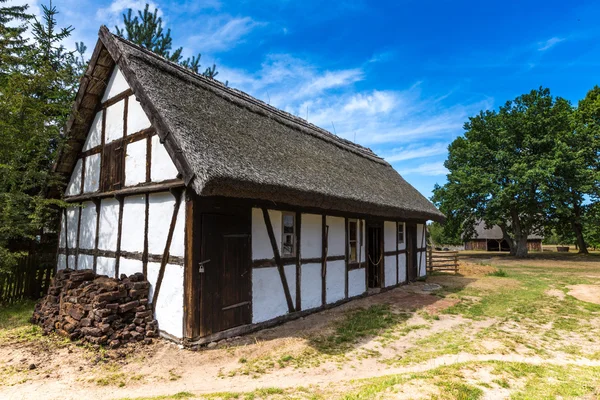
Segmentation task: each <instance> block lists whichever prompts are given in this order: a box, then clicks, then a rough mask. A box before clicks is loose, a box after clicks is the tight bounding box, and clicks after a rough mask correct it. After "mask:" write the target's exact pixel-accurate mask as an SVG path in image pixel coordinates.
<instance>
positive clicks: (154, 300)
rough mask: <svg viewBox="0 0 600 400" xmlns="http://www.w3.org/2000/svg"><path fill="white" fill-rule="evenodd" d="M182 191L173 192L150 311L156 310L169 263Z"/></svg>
mask: <svg viewBox="0 0 600 400" xmlns="http://www.w3.org/2000/svg"><path fill="white" fill-rule="evenodd" d="M182 192H183V190H182V189H181V188H180V189H177V190H173V195H174V196H175V205H174V206H173V216H172V217H171V225H170V226H169V233H168V234H167V241H166V243H165V251H164V252H163V258H162V261H161V263H160V270H159V271H158V277H157V278H156V285H155V287H154V295H153V296H152V311H154V310H156V303H157V302H158V295H159V294H160V286H161V285H162V280H163V277H164V276H165V268H166V267H167V262H168V261H169V250H170V249H171V241H172V240H173V233H174V232H175V225H176V224H177V214H178V213H179V207H180V205H181V196H182Z"/></svg>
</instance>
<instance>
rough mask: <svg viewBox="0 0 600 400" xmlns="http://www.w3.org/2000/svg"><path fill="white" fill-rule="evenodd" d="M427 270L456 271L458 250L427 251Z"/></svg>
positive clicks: (430, 271)
mask: <svg viewBox="0 0 600 400" xmlns="http://www.w3.org/2000/svg"><path fill="white" fill-rule="evenodd" d="M427 259H428V261H429V262H428V263H427V272H428V273H432V272H434V271H443V272H448V271H450V272H454V273H455V274H457V273H458V251H435V250H432V249H429V250H428V251H427Z"/></svg>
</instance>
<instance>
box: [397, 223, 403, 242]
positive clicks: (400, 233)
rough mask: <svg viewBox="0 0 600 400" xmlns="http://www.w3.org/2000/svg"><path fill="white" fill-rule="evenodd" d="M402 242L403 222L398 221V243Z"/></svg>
mask: <svg viewBox="0 0 600 400" xmlns="http://www.w3.org/2000/svg"><path fill="white" fill-rule="evenodd" d="M403 243H404V222H398V244H403Z"/></svg>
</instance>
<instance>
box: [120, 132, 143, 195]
mask: <svg viewBox="0 0 600 400" xmlns="http://www.w3.org/2000/svg"><path fill="white" fill-rule="evenodd" d="M146 147H147V142H146V140H138V141H136V142H133V143H129V144H127V148H126V151H125V186H133V185H137V184H139V183H143V182H146Z"/></svg>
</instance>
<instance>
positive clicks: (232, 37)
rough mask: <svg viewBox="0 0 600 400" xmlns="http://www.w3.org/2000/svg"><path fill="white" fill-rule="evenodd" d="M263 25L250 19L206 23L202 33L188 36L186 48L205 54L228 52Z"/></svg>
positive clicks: (219, 19) (215, 20) (219, 20)
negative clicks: (198, 50)
mask: <svg viewBox="0 0 600 400" xmlns="http://www.w3.org/2000/svg"><path fill="white" fill-rule="evenodd" d="M262 25H264V23H262V22H257V21H254V20H253V19H252V18H250V17H242V18H231V19H227V20H226V21H224V19H223V18H222V17H219V18H214V19H212V20H210V21H208V22H207V24H206V26H207V28H206V29H205V31H204V32H202V33H200V34H198V35H194V36H190V38H189V39H188V46H190V47H194V48H201V49H202V51H206V52H220V51H225V50H230V49H232V48H234V47H235V46H237V45H238V44H240V43H242V42H243V41H244V40H243V37H244V36H246V35H247V34H248V33H250V32H251V31H252V30H253V29H254V28H256V27H259V26H262Z"/></svg>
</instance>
